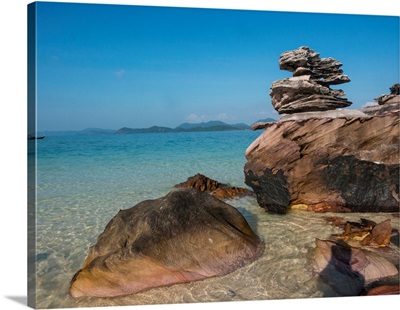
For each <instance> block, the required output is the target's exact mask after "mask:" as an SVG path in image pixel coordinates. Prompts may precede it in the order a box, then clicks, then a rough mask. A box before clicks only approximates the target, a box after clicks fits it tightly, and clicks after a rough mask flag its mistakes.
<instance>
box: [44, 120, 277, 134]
mask: <svg viewBox="0 0 400 310" xmlns="http://www.w3.org/2000/svg"><path fill="white" fill-rule="evenodd" d="M275 121H276V120H275V119H272V118H266V119H262V120H258V121H257V122H275ZM250 129H251V126H249V125H247V124H244V123H237V124H227V123H224V122H221V121H209V122H202V123H183V124H180V125H179V126H177V127H175V128H170V127H163V126H151V127H148V128H128V127H123V128H121V129H118V130H113V129H101V128H86V129H83V130H75V131H74V130H67V131H39V132H38V135H43V136H44V135H45V136H71V135H86V136H87V135H111V134H119V135H121V134H143V133H174V132H211V131H234V130H250Z"/></svg>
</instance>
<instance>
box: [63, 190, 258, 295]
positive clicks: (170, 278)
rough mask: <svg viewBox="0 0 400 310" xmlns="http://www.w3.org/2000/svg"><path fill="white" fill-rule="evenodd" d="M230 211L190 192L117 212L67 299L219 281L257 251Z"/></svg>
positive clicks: (201, 194)
mask: <svg viewBox="0 0 400 310" xmlns="http://www.w3.org/2000/svg"><path fill="white" fill-rule="evenodd" d="M263 249H264V247H263V242H262V241H261V240H260V238H259V237H258V236H257V235H255V234H254V232H253V231H252V230H251V228H250V227H249V225H248V223H247V222H246V220H245V219H244V217H243V216H242V215H241V214H240V212H239V211H237V209H236V208H234V207H232V206H230V205H228V204H226V203H224V202H223V201H221V200H219V199H216V198H214V197H212V196H211V195H209V194H207V193H204V192H201V191H199V190H195V189H177V190H174V191H172V192H170V193H169V194H168V195H166V196H165V197H162V198H159V199H155V200H147V201H143V202H141V203H139V204H137V205H136V206H134V207H132V208H130V209H126V210H121V211H120V212H119V213H118V214H117V215H116V216H115V217H114V218H113V219H112V220H111V221H110V222H109V223H108V224H107V226H106V228H105V230H104V232H103V233H102V234H101V235H100V236H99V237H98V239H97V243H96V244H95V245H94V246H92V247H91V248H90V250H89V253H88V256H87V258H86V260H85V262H84V264H83V266H82V269H81V270H79V271H78V272H77V273H76V274H75V276H74V277H73V279H72V281H71V286H70V293H71V295H72V296H73V297H75V298H77V297H81V296H95V297H111V296H119V295H127V294H133V293H136V292H139V291H142V290H146V289H149V288H153V287H158V286H165V285H171V284H174V283H182V282H189V281H196V280H201V279H204V278H208V277H214V276H220V275H224V274H227V273H230V272H232V271H234V270H235V269H237V268H239V267H241V266H243V265H245V264H247V263H249V262H251V261H254V260H255V259H256V258H257V257H258V256H259V255H260V254H261V253H262V251H263Z"/></svg>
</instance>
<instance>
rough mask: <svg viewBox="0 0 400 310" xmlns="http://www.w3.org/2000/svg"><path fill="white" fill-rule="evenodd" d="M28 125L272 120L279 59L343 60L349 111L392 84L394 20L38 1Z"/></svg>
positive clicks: (72, 127) (54, 126)
mask: <svg viewBox="0 0 400 310" xmlns="http://www.w3.org/2000/svg"><path fill="white" fill-rule="evenodd" d="M36 6H37V7H36V8H37V11H36V77H37V84H36V91H37V92H36V95H37V97H36V98H37V127H38V130H39V131H45V130H81V129H84V128H92V127H95V128H105V129H115V130H117V129H119V128H122V127H130V128H144V127H150V126H153V125H158V126H167V127H176V126H178V125H179V124H181V123H184V122H192V123H196V122H206V121H210V120H221V121H224V122H226V123H230V124H234V123H246V124H252V123H254V122H255V121H257V120H259V119H263V118H268V117H271V118H275V119H277V118H279V115H278V114H277V112H276V111H275V110H274V108H273V107H272V105H271V97H270V96H269V89H270V86H271V84H272V82H273V81H276V80H279V79H283V78H288V77H291V76H292V74H291V73H290V72H287V71H282V70H280V69H279V65H278V61H279V56H280V54H281V53H283V52H285V51H288V50H294V49H297V48H298V47H300V46H309V47H310V48H311V49H313V50H315V51H316V52H319V53H320V56H321V57H323V58H325V57H333V58H334V59H336V60H338V61H340V62H341V63H343V66H342V69H343V72H344V74H346V75H348V76H349V78H350V79H351V82H349V83H347V84H342V85H338V86H334V87H332V88H334V89H338V88H340V89H343V90H344V91H345V93H346V97H347V98H348V100H350V101H351V102H353V104H352V105H351V107H350V108H352V109H358V108H361V107H363V106H364V105H366V104H369V103H371V102H374V98H377V97H379V96H380V95H382V94H384V93H389V88H390V86H392V85H393V84H394V83H397V82H398V81H399V17H396V16H372V15H354V14H353V15H352V14H327V13H325V14H323V13H293V12H273V11H255V10H233V9H194V8H176V7H175V8H174V7H146V6H135V5H106V4H77V3H52V2H39V3H36Z"/></svg>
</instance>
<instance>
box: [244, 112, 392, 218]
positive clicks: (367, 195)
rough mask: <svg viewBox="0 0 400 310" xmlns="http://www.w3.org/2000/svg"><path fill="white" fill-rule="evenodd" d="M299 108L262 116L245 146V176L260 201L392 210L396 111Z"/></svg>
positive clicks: (282, 208)
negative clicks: (288, 114)
mask: <svg viewBox="0 0 400 310" xmlns="http://www.w3.org/2000/svg"><path fill="white" fill-rule="evenodd" d="M382 107H383V106H382ZM331 112H335V111H331ZM314 113H316V112H314ZM323 113H328V112H323ZM304 114H306V113H304ZM304 114H302V115H300V118H298V119H289V120H283V121H278V122H275V123H265V124H264V126H263V127H264V132H263V133H262V134H261V135H260V136H259V137H258V138H257V139H256V140H255V141H254V142H253V143H252V144H251V145H250V146H249V147H248V148H247V150H246V158H247V163H246V165H245V169H244V170H245V183H246V184H247V185H248V186H250V187H252V188H253V190H254V192H255V193H256V195H257V201H258V203H259V205H260V206H261V207H263V208H265V209H267V210H268V211H273V210H274V212H279V213H284V212H286V211H287V209H288V208H289V207H293V208H295V207H296V206H300V205H301V206H307V208H308V210H314V211H319V212H327V211H332V212H399V201H400V199H399V137H400V132H399V114H398V113H397V112H387V113H383V114H382V115H378V116H366V117H365V116H355V115H353V116H349V117H346V116H338V117H334V115H331V116H326V115H325V116H326V117H324V118H318V117H311V118H307V117H306V116H304ZM294 117H295V115H294ZM258 128H262V126H261V125H260V124H258Z"/></svg>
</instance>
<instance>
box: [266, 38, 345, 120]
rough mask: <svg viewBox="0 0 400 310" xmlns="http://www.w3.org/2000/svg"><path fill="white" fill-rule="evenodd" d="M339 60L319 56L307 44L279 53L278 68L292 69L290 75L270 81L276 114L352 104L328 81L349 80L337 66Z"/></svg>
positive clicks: (340, 64)
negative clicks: (291, 74)
mask: <svg viewBox="0 0 400 310" xmlns="http://www.w3.org/2000/svg"><path fill="white" fill-rule="evenodd" d="M341 66H342V63H340V62H339V61H337V60H335V59H333V58H320V57H319V53H316V52H315V51H313V50H311V49H310V48H309V47H306V46H301V47H299V48H298V49H297V50H294V51H288V52H284V53H283V54H281V56H280V58H279V68H280V69H281V70H287V71H290V72H293V77H291V78H287V79H283V80H278V81H275V82H273V83H272V85H271V88H270V96H271V98H272V105H273V106H274V108H275V110H277V111H278V113H279V114H283V113H289V114H291V113H298V112H308V111H325V110H333V109H336V108H344V107H348V106H350V105H351V102H350V101H348V100H347V99H346V98H344V97H343V96H345V93H344V92H343V91H342V90H333V89H331V88H330V87H329V86H330V85H338V84H342V83H347V82H349V81H350V79H349V77H348V76H347V75H344V74H343V70H342V69H340V67H341Z"/></svg>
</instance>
